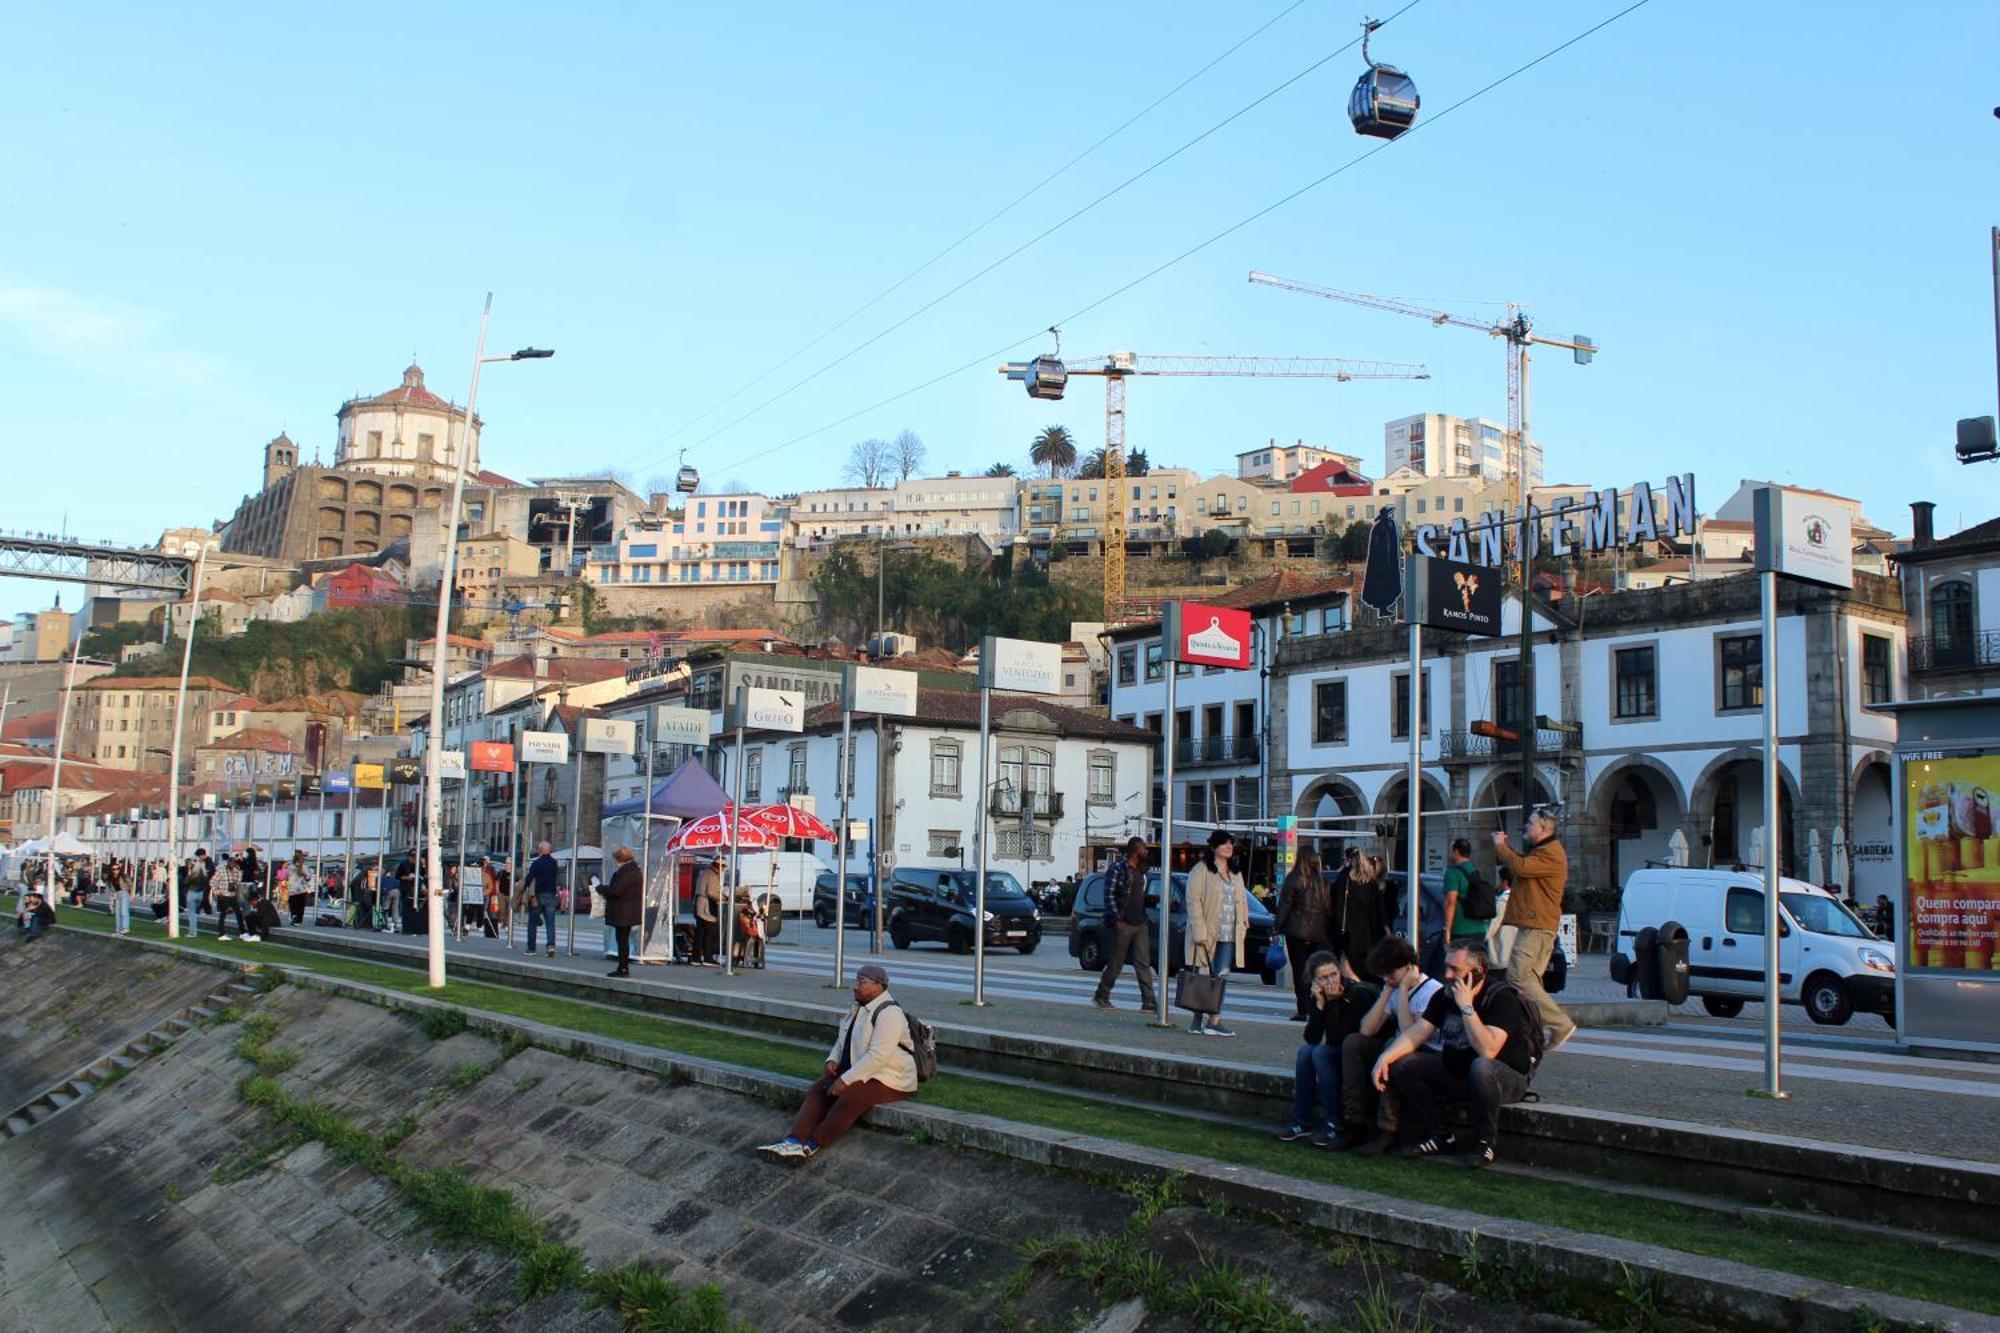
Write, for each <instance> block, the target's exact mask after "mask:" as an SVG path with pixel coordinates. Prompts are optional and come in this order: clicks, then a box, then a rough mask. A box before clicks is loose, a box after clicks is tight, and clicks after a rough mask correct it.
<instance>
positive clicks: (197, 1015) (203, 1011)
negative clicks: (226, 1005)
mask: <svg viewBox="0 0 2000 1333" xmlns="http://www.w3.org/2000/svg"><path fill="white" fill-rule="evenodd" d="M222 1009H223V1006H221V1005H219V1004H218V1005H216V1006H215V1007H214V1008H212V1009H211V1008H210V1007H209V1006H208V1005H205V1004H198V1005H196V1006H195V1007H194V1008H192V1009H190V1010H188V1017H190V1018H193V1019H196V1020H197V1021H201V1022H206V1021H207V1020H208V1019H211V1018H214V1017H215V1016H216V1015H217V1014H219V1013H221V1012H222Z"/></svg>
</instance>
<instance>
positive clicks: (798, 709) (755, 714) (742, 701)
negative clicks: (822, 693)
mask: <svg viewBox="0 0 2000 1333" xmlns="http://www.w3.org/2000/svg"><path fill="white" fill-rule="evenodd" d="M737 708H738V710H739V711H738V721H739V723H740V725H742V726H745V727H756V728H760V729H761V730H764V731H804V730H805V728H806V696H805V695H804V694H803V693H801V692H800V691H798V690H764V689H759V688H757V687H756V686H754V685H745V686H743V687H742V689H741V690H739V691H738V692H737Z"/></svg>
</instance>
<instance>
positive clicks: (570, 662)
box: [482, 653, 625, 685]
mask: <svg viewBox="0 0 2000 1333" xmlns="http://www.w3.org/2000/svg"><path fill="white" fill-rule="evenodd" d="M542 666H543V673H542V674H540V675H538V674H537V673H536V670H535V659H534V658H533V657H532V656H530V655H528V654H526V653H523V654H522V655H521V656H519V657H510V658H508V659H507V660H506V661H504V662H495V663H494V664H493V665H492V666H490V667H487V668H486V670H485V671H484V672H483V673H482V674H483V675H484V676H485V677H486V679H488V680H540V679H546V680H548V681H549V682H551V683H558V682H559V683H562V684H566V685H589V684H594V683H595V682H597V681H600V680H610V679H612V678H613V677H616V676H623V675H624V674H625V664H624V663H623V662H600V661H597V660H596V659H594V658H589V657H548V658H543V659H542Z"/></svg>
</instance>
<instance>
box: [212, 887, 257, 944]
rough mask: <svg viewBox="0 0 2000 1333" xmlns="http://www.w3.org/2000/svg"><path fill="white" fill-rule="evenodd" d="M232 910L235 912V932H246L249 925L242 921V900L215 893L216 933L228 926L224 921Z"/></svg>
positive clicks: (220, 932)
mask: <svg viewBox="0 0 2000 1333" xmlns="http://www.w3.org/2000/svg"><path fill="white" fill-rule="evenodd" d="M232 912H233V913H235V915H236V933H237V934H238V935H242V934H246V933H248V931H249V929H250V927H249V926H247V925H245V924H244V922H243V900H242V899H241V898H228V897H224V896H223V895H221V894H217V895H216V896H215V933H216V934H218V935H220V934H222V932H223V931H224V930H226V929H227V928H228V927H227V925H226V924H225V923H226V922H227V921H228V919H229V916H230V914H231V913H232Z"/></svg>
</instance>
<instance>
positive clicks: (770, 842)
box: [667, 810, 778, 852]
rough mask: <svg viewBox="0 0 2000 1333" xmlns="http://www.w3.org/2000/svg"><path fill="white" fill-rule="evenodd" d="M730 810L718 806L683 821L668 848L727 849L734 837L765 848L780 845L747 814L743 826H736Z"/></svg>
mask: <svg viewBox="0 0 2000 1333" xmlns="http://www.w3.org/2000/svg"><path fill="white" fill-rule="evenodd" d="M730 813H731V812H729V811H727V810H718V811H716V812H715V813H714V814H712V815H703V816H702V817H701V818H700V819H695V820H690V821H689V822H687V823H685V824H683V825H681V826H680V827H679V828H677V829H675V830H674V836H673V837H671V838H668V839H667V850H668V851H669V852H692V851H709V852H712V851H718V850H722V849H726V848H727V847H728V846H729V845H730V843H731V842H732V841H733V842H734V843H735V844H736V845H737V846H739V847H754V848H760V849H761V848H766V847H775V846H777V844H778V840H777V838H776V837H774V836H773V835H772V834H770V833H767V832H765V831H764V830H763V829H761V828H759V827H757V826H756V825H755V824H753V823H751V822H750V820H749V818H748V817H747V816H746V817H745V818H744V819H743V820H742V821H741V824H742V827H741V828H732V827H731V826H732V825H733V824H735V823H736V822H737V821H735V820H733V819H731V818H730ZM732 834H733V835H734V836H733V837H732Z"/></svg>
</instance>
